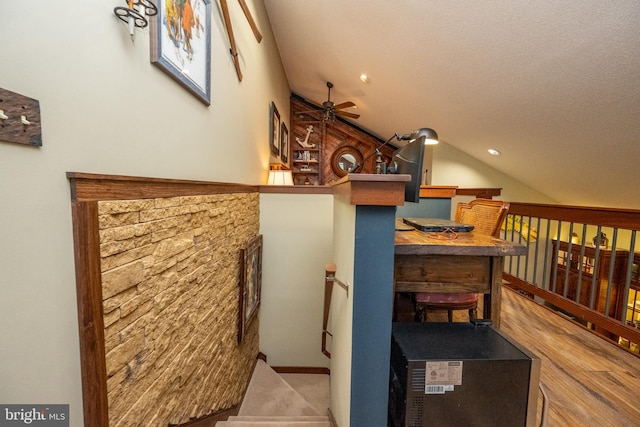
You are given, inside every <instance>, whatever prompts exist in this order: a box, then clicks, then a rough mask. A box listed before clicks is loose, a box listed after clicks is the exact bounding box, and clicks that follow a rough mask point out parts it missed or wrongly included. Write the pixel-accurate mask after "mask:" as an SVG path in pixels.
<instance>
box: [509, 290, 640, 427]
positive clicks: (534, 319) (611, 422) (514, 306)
mask: <svg viewBox="0 0 640 427" xmlns="http://www.w3.org/2000/svg"><path fill="white" fill-rule="evenodd" d="M502 294H503V299H502V315H501V326H500V329H501V330H503V331H504V332H506V333H507V334H508V335H510V336H511V337H512V338H514V339H515V340H516V341H517V342H519V343H520V344H522V345H523V346H524V347H526V348H528V349H529V350H530V351H532V352H533V353H534V354H536V355H537V356H538V357H539V358H540V359H541V361H542V368H541V378H540V381H541V383H542V385H543V386H544V388H545V389H546V392H547V395H548V398H549V412H548V415H549V426H553V427H555V426H620V427H622V426H625V427H627V426H640V358H638V357H637V356H634V355H633V354H630V353H628V352H627V351H625V350H623V349H621V348H617V347H615V346H613V345H611V344H609V343H607V342H605V341H604V340H602V339H601V338H599V337H597V336H595V335H594V334H593V333H591V332H589V331H588V330H586V329H585V328H582V327H581V326H579V325H577V324H575V323H572V322H570V321H568V320H566V319H563V318H561V317H560V316H558V315H557V314H556V313H554V312H552V311H551V310H549V309H547V308H545V307H542V306H540V305H538V304H536V303H534V302H533V301H530V300H528V299H527V298H525V297H523V296H521V295H519V294H517V293H516V292H514V291H512V290H510V289H508V288H503V292H502Z"/></svg>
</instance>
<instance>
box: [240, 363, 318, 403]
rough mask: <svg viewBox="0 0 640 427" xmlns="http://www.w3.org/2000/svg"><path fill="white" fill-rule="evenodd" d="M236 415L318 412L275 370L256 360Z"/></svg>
mask: <svg viewBox="0 0 640 427" xmlns="http://www.w3.org/2000/svg"><path fill="white" fill-rule="evenodd" d="M238 415H240V416H244V415H249V416H251V415H252V416H257V415H262V416H304V415H322V414H320V413H319V412H318V411H317V410H316V409H315V408H314V407H313V406H312V405H311V404H310V403H309V402H308V401H307V400H306V399H305V398H304V397H302V396H301V395H300V394H299V393H298V392H297V391H296V390H295V389H294V388H293V387H291V386H290V385H289V384H288V383H287V382H286V381H285V380H284V379H283V378H282V377H281V376H280V375H278V373H277V372H275V371H274V370H273V369H271V367H269V366H268V365H267V364H266V363H265V362H264V361H262V360H258V362H257V363H256V367H255V369H254V371H253V375H252V376H251V380H250V381H249V386H248V387H247V391H246V393H245V396H244V400H243V401H242V404H241V405H240V410H239V411H238Z"/></svg>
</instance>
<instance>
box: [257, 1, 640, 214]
mask: <svg viewBox="0 0 640 427" xmlns="http://www.w3.org/2000/svg"><path fill="white" fill-rule="evenodd" d="M265 5H266V8H267V11H268V14H269V19H270V21H271V25H272V28H273V32H274V35H275V38H276V42H277V44H278V47H279V49H280V54H281V56H282V61H283V64H284V68H285V71H286V74H287V78H288V80H289V84H290V86H291V90H292V91H293V92H294V93H296V94H298V95H300V96H302V97H304V98H307V99H310V100H314V101H317V102H322V101H324V100H326V97H327V87H326V82H327V81H331V82H332V83H333V84H334V86H335V87H334V88H333V90H332V92H331V99H332V101H334V102H336V103H340V102H344V101H353V102H355V103H356V105H357V110H349V111H352V112H356V113H358V114H360V118H359V119H358V120H356V121H354V123H356V124H357V125H358V126H360V127H362V128H363V129H366V130H369V131H370V132H372V133H374V134H376V135H378V136H380V137H381V138H383V139H387V138H389V137H391V136H392V135H393V134H394V133H396V132H397V133H400V134H402V133H408V132H410V131H411V130H413V129H416V128H421V127H430V128H433V129H435V130H436V131H437V132H438V134H439V135H440V139H441V141H443V142H445V143H447V144H450V145H452V146H454V147H456V148H458V149H460V150H462V151H464V152H466V153H468V154H470V155H471V156H473V157H475V158H477V159H479V160H481V161H483V162H485V163H487V164H489V165H490V166H492V167H494V168H495V169H497V170H500V171H502V172H503V173H505V174H507V175H509V176H511V177H513V178H515V179H517V180H519V181H521V182H523V183H525V184H527V185H529V186H530V187H532V188H534V189H536V190H538V191H540V192H541V193H544V194H546V195H547V196H549V197H551V198H553V199H554V200H557V201H558V203H561V204H567V205H590V206H608V207H624V208H636V209H637V208H640V168H639V167H638V165H639V164H640V1H637V0H617V1H603V0H581V1H574V0H537V1H529V0H517V1H515V0H479V1H461V0H458V1H452V0H402V1H394V0H314V1H303V0H265ZM361 73H366V74H367V75H369V77H370V82H369V83H367V84H364V83H362V82H361V81H360V80H359V76H360V74H361ZM489 148H495V149H498V150H500V151H501V152H502V156H500V157H493V156H490V155H489V154H488V153H487V149H489Z"/></svg>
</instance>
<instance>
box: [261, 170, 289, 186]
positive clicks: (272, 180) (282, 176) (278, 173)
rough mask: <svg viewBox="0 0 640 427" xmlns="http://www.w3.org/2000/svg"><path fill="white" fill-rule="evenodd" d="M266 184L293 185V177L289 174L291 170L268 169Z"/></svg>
mask: <svg viewBox="0 0 640 427" xmlns="http://www.w3.org/2000/svg"><path fill="white" fill-rule="evenodd" d="M267 185H293V177H292V176H291V171H285V170H273V171H269V178H268V180H267Z"/></svg>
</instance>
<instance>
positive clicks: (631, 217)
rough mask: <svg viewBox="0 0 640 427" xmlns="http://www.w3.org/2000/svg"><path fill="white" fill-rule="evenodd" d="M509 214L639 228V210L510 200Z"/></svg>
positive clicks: (632, 228)
mask: <svg viewBox="0 0 640 427" xmlns="http://www.w3.org/2000/svg"><path fill="white" fill-rule="evenodd" d="M509 215H522V216H525V217H532V218H543V219H552V220H556V221H563V222H576V223H581V224H592V225H601V226H604V227H617V228H626V229H630V230H640V210H635V209H612V208H603V207H589V206H561V205H545V204H536V203H519V202H511V206H510V207H509Z"/></svg>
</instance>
